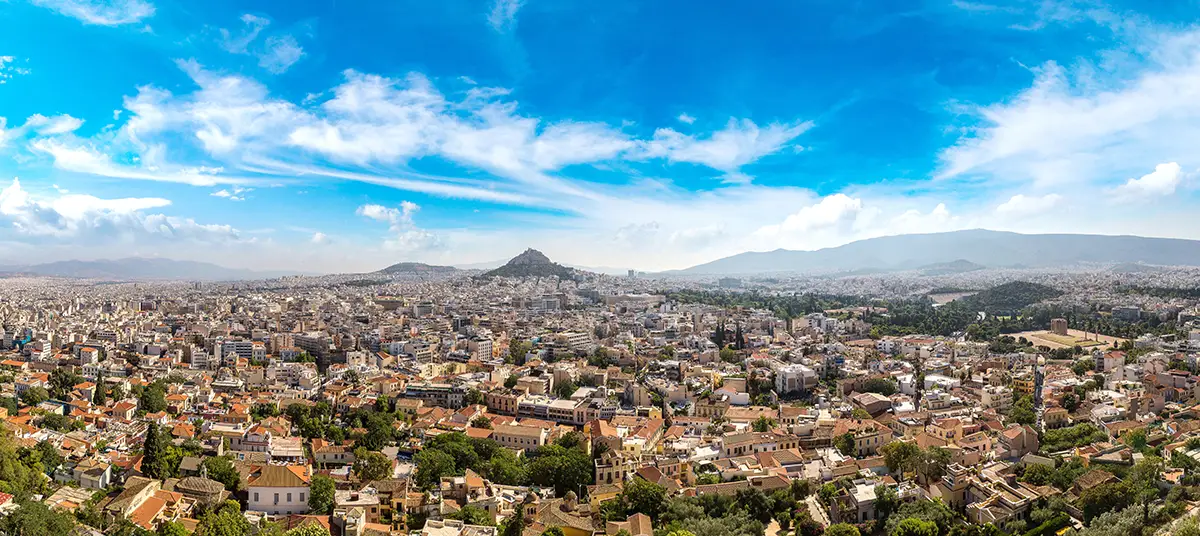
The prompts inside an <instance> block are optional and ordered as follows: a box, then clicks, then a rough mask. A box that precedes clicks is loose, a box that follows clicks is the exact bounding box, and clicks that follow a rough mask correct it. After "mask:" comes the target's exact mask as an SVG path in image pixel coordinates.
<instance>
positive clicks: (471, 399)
mask: <svg viewBox="0 0 1200 536" xmlns="http://www.w3.org/2000/svg"><path fill="white" fill-rule="evenodd" d="M463 403H464V404H466V405H468V406H474V405H477V404H482V403H483V393H481V392H479V389H476V388H474V387H472V388H470V389H467V393H466V394H465V395H463Z"/></svg>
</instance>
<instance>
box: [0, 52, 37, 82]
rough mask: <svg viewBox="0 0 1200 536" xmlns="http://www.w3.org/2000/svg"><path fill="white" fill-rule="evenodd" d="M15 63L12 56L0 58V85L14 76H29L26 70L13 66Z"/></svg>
mask: <svg viewBox="0 0 1200 536" xmlns="http://www.w3.org/2000/svg"><path fill="white" fill-rule="evenodd" d="M15 61H17V59H16V58H14V57H12V56H0V85H4V84H7V83H8V81H9V80H11V79H12V78H13V77H14V76H17V75H26V74H29V72H30V71H29V69H28V68H25V67H17V66H15V65H13V62H15Z"/></svg>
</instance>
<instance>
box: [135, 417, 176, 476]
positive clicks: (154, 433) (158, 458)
mask: <svg viewBox="0 0 1200 536" xmlns="http://www.w3.org/2000/svg"><path fill="white" fill-rule="evenodd" d="M164 455H165V453H164V452H163V441H162V440H161V439H159V437H158V423H156V422H151V423H150V424H149V425H147V426H146V437H145V439H144V440H143V441H142V473H143V474H145V475H146V476H148V477H150V478H157V479H160V480H161V479H164V478H167V477H168V476H170V475H169V473H168V471H167V466H166V463H165V460H164V459H163V457H164Z"/></svg>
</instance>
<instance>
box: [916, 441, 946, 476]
mask: <svg viewBox="0 0 1200 536" xmlns="http://www.w3.org/2000/svg"><path fill="white" fill-rule="evenodd" d="M952 457H953V456H952V455H951V454H950V451H949V450H946V449H944V448H941V447H929V448H927V449H922V450H921V454H920V456H918V457H917V459H916V465H915V467H914V469H915V470H916V471H917V476H919V477H921V479H922V482H926V483H929V482H936V481H938V480H941V478H942V476H943V475H945V474H946V468H947V467H949V466H950V461H951V458H952Z"/></svg>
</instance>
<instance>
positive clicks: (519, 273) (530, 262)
mask: <svg viewBox="0 0 1200 536" xmlns="http://www.w3.org/2000/svg"><path fill="white" fill-rule="evenodd" d="M577 274H578V272H576V271H575V270H574V269H572V268H567V267H566V266H563V265H561V264H558V263H556V262H553V261H551V260H550V257H547V256H546V255H545V254H543V253H542V252H540V251H538V250H536V249H532V248H530V249H527V250H525V251H524V252H523V253H521V254H520V255H517V256H516V257H513V258H512V260H510V261H508V262H507V263H505V264H504V266H501V267H499V268H496V269H495V270H492V271H490V272H486V273H484V274H483V277H557V278H559V279H571V278H573V277H575V276H576V275H577Z"/></svg>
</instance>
